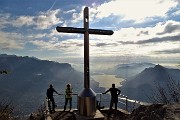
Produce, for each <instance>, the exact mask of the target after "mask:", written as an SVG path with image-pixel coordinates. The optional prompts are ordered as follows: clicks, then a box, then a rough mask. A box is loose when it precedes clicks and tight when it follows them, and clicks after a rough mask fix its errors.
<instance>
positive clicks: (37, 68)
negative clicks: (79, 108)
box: [0, 54, 104, 113]
mask: <svg viewBox="0 0 180 120" xmlns="http://www.w3.org/2000/svg"><path fill="white" fill-rule="evenodd" d="M0 70H7V71H8V74H0V98H1V99H6V100H9V101H12V103H13V104H14V106H15V107H16V111H21V112H24V113H29V112H32V111H35V110H36V109H37V107H39V106H40V105H42V104H43V102H44V100H45V98H46V90H47V88H49V85H50V84H53V86H54V88H55V89H56V90H57V91H58V92H59V93H64V91H65V88H66V84H67V83H71V84H72V87H73V91H74V92H75V93H79V92H80V91H81V90H82V88H83V85H84V84H83V79H84V77H83V73H81V72H78V71H76V70H75V69H73V68H72V67H71V65H70V64H68V63H58V62H53V61H47V60H40V59H37V58H34V57H28V56H26V57H22V56H16V55H6V54H2V55H0ZM91 88H92V89H93V90H94V91H95V92H96V91H97V92H102V90H103V91H104V89H102V88H99V83H97V82H95V81H93V80H91ZM62 101H63V102H64V99H62Z"/></svg>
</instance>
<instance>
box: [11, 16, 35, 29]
mask: <svg viewBox="0 0 180 120" xmlns="http://www.w3.org/2000/svg"><path fill="white" fill-rule="evenodd" d="M34 18H35V17H32V16H20V17H18V18H17V19H16V20H14V21H13V22H12V25H13V26H15V27H22V26H30V25H34V24H35V21H34Z"/></svg>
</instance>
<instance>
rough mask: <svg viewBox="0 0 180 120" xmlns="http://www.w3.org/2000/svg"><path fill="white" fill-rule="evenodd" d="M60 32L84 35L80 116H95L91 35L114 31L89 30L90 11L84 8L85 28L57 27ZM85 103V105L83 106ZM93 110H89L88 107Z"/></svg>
mask: <svg viewBox="0 0 180 120" xmlns="http://www.w3.org/2000/svg"><path fill="white" fill-rule="evenodd" d="M56 30H57V31H58V32H65V33H81V34H84V90H83V91H82V92H81V93H80V95H79V96H78V97H79V105H78V106H79V111H80V112H79V114H80V115H84V116H92V115H94V112H95V109H96V98H95V93H94V92H93V90H92V89H90V76H89V75H90V73H89V72H90V69H89V34H96V35H112V34H113V31H112V30H101V29H89V9H88V7H85V8H84V28H74V27H59V26H58V27H56ZM82 103H83V104H82ZM89 106H90V107H91V108H88V107H89Z"/></svg>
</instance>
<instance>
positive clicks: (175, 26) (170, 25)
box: [157, 21, 180, 35]
mask: <svg viewBox="0 0 180 120" xmlns="http://www.w3.org/2000/svg"><path fill="white" fill-rule="evenodd" d="M176 31H180V24H179V23H178V22H172V21H168V22H166V24H165V25H164V31H163V32H161V33H157V35H163V34H167V33H173V32H176Z"/></svg>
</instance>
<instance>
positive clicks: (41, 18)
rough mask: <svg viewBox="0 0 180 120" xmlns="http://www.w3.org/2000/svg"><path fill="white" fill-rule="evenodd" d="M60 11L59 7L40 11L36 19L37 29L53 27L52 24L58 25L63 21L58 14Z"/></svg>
mask: <svg viewBox="0 0 180 120" xmlns="http://www.w3.org/2000/svg"><path fill="white" fill-rule="evenodd" d="M59 13H60V10H59V9H56V10H49V11H47V12H40V13H39V15H38V16H37V17H36V19H35V21H36V22H37V23H36V26H37V27H36V28H37V29H47V28H50V27H52V25H56V24H58V23H61V21H60V18H58V17H57V15H58V14H59Z"/></svg>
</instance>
